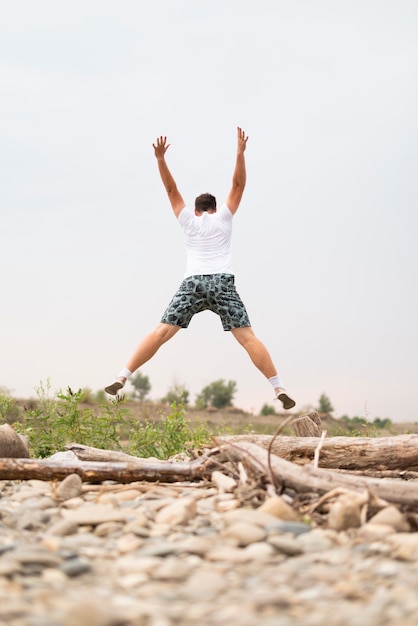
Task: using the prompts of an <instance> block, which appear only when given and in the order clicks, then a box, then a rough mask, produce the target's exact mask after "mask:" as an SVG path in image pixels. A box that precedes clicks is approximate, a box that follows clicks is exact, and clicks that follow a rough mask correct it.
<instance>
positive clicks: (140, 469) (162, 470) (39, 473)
mask: <svg viewBox="0 0 418 626" xmlns="http://www.w3.org/2000/svg"><path fill="white" fill-rule="evenodd" d="M207 461H208V459H207V458H205V457H200V458H198V459H195V460H193V461H190V462H183V463H178V462H173V461H156V460H152V461H148V460H147V459H138V462H136V463H122V462H119V463H118V462H114V463H113V462H106V463H103V462H92V461H77V459H74V462H71V461H67V462H63V461H54V460H52V461H48V459H44V460H37V459H5V458H4V459H0V480H30V479H33V478H36V479H39V480H62V479H64V478H65V477H66V476H68V475H69V474H78V475H79V476H80V477H81V478H82V480H83V481H85V482H92V483H96V482H102V481H104V480H114V481H116V482H118V483H129V482H134V481H141V480H146V481H150V482H158V481H161V482H177V481H193V480H200V479H202V478H203V477H204V476H205V472H206V469H205V463H207Z"/></svg>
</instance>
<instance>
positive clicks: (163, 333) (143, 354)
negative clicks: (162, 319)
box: [105, 323, 180, 396]
mask: <svg viewBox="0 0 418 626" xmlns="http://www.w3.org/2000/svg"><path fill="white" fill-rule="evenodd" d="M179 330H180V326H172V325H171V324H163V323H160V324H158V326H156V328H154V330H153V331H151V332H150V333H149V334H148V335H146V337H144V338H143V339H142V341H141V342H140V343H139V345H138V347H137V349H136V350H135V352H134V353H133V355H132V356H131V358H130V359H129V361H128V363H127V365H126V368H125V369H127V370H129V372H132V373H134V372H135V371H136V370H137V369H138V368H139V367H141V366H142V365H144V363H146V362H147V361H149V360H150V359H151V358H152V357H153V356H154V354H155V353H156V352H157V350H159V348H161V346H162V345H163V344H164V343H166V341H168V340H169V339H171V338H172V337H174V335H175V334H176V333H177V331H179ZM126 380H127V376H118V377H117V378H116V379H115V381H114V382H113V383H112V384H111V385H108V386H107V387H105V391H106V392H107V393H109V394H111V395H113V396H114V395H116V394H117V393H118V391H120V390H121V389H122V388H123V387H124V385H125V383H126Z"/></svg>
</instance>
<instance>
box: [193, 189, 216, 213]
mask: <svg viewBox="0 0 418 626" xmlns="http://www.w3.org/2000/svg"><path fill="white" fill-rule="evenodd" d="M194 206H195V209H196V210H197V211H208V209H216V198H215V196H212V194H210V193H202V194H201V195H200V196H197V198H196V200H195V201H194Z"/></svg>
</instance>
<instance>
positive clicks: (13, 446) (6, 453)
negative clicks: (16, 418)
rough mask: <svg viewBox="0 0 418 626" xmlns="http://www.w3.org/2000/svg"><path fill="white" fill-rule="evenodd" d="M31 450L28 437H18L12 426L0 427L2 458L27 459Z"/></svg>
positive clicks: (0, 454)
mask: <svg viewBox="0 0 418 626" xmlns="http://www.w3.org/2000/svg"><path fill="white" fill-rule="evenodd" d="M28 457H29V450H28V444H27V440H26V437H23V436H21V435H18V433H17V432H16V431H15V429H14V428H13V427H12V426H10V424H2V425H1V426H0V458H13V459H19V458H23V459H27V458H28Z"/></svg>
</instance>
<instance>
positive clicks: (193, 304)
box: [161, 274, 251, 330]
mask: <svg viewBox="0 0 418 626" xmlns="http://www.w3.org/2000/svg"><path fill="white" fill-rule="evenodd" d="M201 311H213V313H216V315H219V317H220V318H221V322H222V326H223V329H224V330H233V329H234V328H242V327H244V326H251V324H250V320H249V317H248V314H247V311H246V308H245V306H244V304H243V302H242V300H241V298H240V297H239V295H238V293H237V290H236V289H235V284H234V276H233V275H232V274H199V275H196V276H189V277H188V278H185V279H184V280H183V282H182V283H181V285H180V288H179V290H178V291H177V293H176V294H175V295H174V297H173V299H172V300H171V302H170V304H169V305H168V307H167V309H166V311H165V313H164V315H163V317H162V318H161V322H162V323H163V324H171V325H173V326H180V328H187V327H188V325H189V323H190V320H191V319H192V317H193V315H196V313H200V312H201Z"/></svg>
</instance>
